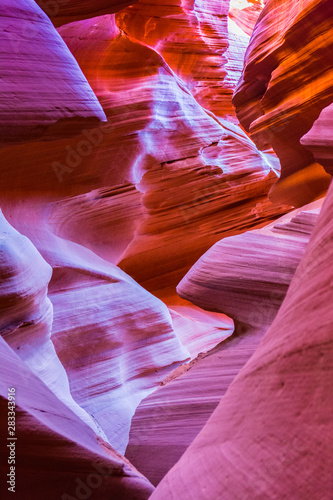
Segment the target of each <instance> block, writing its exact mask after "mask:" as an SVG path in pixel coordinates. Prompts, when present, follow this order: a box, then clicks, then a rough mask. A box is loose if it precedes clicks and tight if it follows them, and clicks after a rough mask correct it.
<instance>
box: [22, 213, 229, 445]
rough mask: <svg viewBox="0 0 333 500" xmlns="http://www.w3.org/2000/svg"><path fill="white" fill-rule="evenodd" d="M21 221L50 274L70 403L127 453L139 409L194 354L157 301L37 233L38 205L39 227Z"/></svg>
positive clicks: (94, 260)
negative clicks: (179, 365) (76, 404)
mask: <svg viewBox="0 0 333 500" xmlns="http://www.w3.org/2000/svg"><path fill="white" fill-rule="evenodd" d="M24 210H25V211H26V210H27V208H26V207H25V209H24ZM43 210H44V207H41V208H40V211H41V212H43ZM20 213H22V212H20V211H19V209H17V212H16V214H15V213H14V212H13V211H12V216H13V218H14V219H16V220H20V219H21V230H22V231H23V232H25V233H28V232H30V235H29V236H30V239H31V240H32V241H33V242H34V244H35V245H36V246H37V247H38V249H39V251H40V253H41V254H42V256H43V258H44V259H45V260H46V262H48V263H49V264H50V265H51V267H52V268H53V276H52V279H51V281H50V284H49V292H48V297H49V298H50V300H51V302H52V305H53V325H52V341H53V343H54V346H55V350H56V353H57V355H58V357H59V359H60V361H61V363H62V365H63V367H64V368H65V370H66V373H67V376H68V381H69V386H70V391H71V394H72V396H73V399H74V400H75V401H76V402H77V403H78V404H79V405H80V407H82V408H83V409H84V410H86V411H87V412H88V413H89V414H91V415H92V416H93V417H94V419H95V421H96V422H98V424H99V426H100V427H101V428H102V429H103V431H104V432H105V435H106V436H107V438H108V440H109V441H110V443H111V444H112V446H113V447H114V448H116V449H117V450H118V451H124V450H125V447H126V444H127V441H128V433H129V427H130V421H131V418H132V415H133V414H134V411H135V409H136V407H137V405H138V404H139V402H140V401H141V400H142V399H143V398H144V397H145V396H146V395H148V394H149V393H150V392H152V391H153V389H154V388H156V387H157V386H158V385H159V383H160V382H161V380H163V378H165V377H166V375H167V374H168V373H169V372H170V371H171V370H173V369H174V368H175V367H176V366H177V365H178V364H180V363H181V362H184V361H185V360H187V359H190V354H189V353H188V351H187V349H186V348H185V347H184V346H183V345H182V344H181V342H180V340H179V339H178V337H177V335H176V333H175V331H174V328H173V324H172V318H171V315H170V313H169V311H168V309H167V307H166V306H165V305H164V304H163V303H162V302H161V301H160V300H158V299H157V298H156V297H154V296H152V295H151V294H150V293H149V292H147V291H146V290H144V289H143V288H142V287H141V286H140V285H138V284H137V283H136V282H135V281H134V280H133V279H132V278H130V277H129V276H127V275H126V274H125V273H124V272H123V271H121V270H120V269H119V268H117V267H116V266H114V265H112V264H110V263H109V262H106V261H104V260H102V259H101V258H100V257H98V256H96V255H95V254H93V253H92V252H91V251H90V250H88V249H85V248H84V247H82V246H80V245H77V244H75V243H72V242H69V241H66V240H64V239H61V238H59V237H56V236H54V235H53V234H52V232H51V231H50V230H49V229H48V228H47V227H45V226H44V227H42V226H39V224H40V220H42V217H41V215H40V213H38V209H37V206H36V205H35V206H34V216H35V224H36V226H34V221H33V217H32V214H31V213H30V217H29V220H28V222H26V221H24V218H23V217H21V216H20ZM229 334H230V331H229Z"/></svg>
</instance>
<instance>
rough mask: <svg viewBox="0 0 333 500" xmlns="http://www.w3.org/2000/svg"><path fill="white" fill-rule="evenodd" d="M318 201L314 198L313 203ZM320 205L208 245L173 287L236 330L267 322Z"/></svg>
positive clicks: (300, 252) (272, 315) (266, 324)
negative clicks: (223, 317)
mask: <svg viewBox="0 0 333 500" xmlns="http://www.w3.org/2000/svg"><path fill="white" fill-rule="evenodd" d="M319 204H320V205H321V202H319ZM317 205H318V202H317ZM318 212H319V207H318V208H314V209H313V210H302V211H298V213H296V214H294V215H293V217H292V218H291V219H290V217H291V214H289V215H288V216H286V217H284V218H282V220H281V221H280V220H278V221H276V222H274V223H272V224H271V225H270V226H268V227H265V228H263V229H258V230H254V231H247V232H246V233H243V234H241V235H236V236H231V237H229V238H224V239H222V240H220V241H219V242H218V243H216V244H215V245H213V247H212V248H211V249H209V250H208V252H206V253H205V254H204V255H203V256H202V257H201V258H200V259H199V260H198V262H197V263H196V264H195V265H194V266H193V267H192V268H191V269H190V271H189V272H188V273H187V274H186V276H185V277H184V278H183V279H182V281H181V282H180V283H179V285H178V287H177V291H178V293H179V294H180V296H181V297H183V298H184V299H186V300H189V301H191V302H193V303H194V304H196V305H197V306H199V307H202V308H204V309H208V310H211V311H218V312H221V313H224V314H227V315H228V316H230V317H231V318H233V319H234V320H235V321H236V322H237V325H238V328H242V326H241V325H243V327H246V328H248V327H256V328H264V327H265V326H266V327H267V326H269V325H270V324H271V323H272V321H273V319H274V317H275V316H276V313H277V311H278V309H279V307H280V305H281V303H282V301H283V299H284V297H285V294H286V292H287V290H288V286H289V283H290V281H291V279H292V277H293V275H294V273H295V271H296V268H297V266H298V264H299V262H300V260H301V258H302V256H303V254H304V252H305V249H306V246H307V244H308V241H309V238H310V235H311V233H312V231H313V228H314V225H315V223H316V220H317V215H318Z"/></svg>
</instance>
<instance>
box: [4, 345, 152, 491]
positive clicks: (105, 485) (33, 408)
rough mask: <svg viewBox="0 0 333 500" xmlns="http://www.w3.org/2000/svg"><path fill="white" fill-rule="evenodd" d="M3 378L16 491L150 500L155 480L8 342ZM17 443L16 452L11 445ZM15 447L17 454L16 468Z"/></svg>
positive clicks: (6, 450)
mask: <svg viewBox="0 0 333 500" xmlns="http://www.w3.org/2000/svg"><path fill="white" fill-rule="evenodd" d="M0 375H1V376H0V395H1V396H0V408H1V419H0V423H1V447H0V461H1V473H2V474H3V477H4V478H6V479H5V481H6V480H7V479H8V481H9V478H7V474H9V472H10V466H11V467H14V473H15V474H14V477H15V482H14V484H15V487H14V491H15V493H16V495H17V496H18V498H25V499H27V500H35V499H36V498H40V497H41V492H47V498H49V499H50V500H58V499H59V498H61V499H62V500H71V499H73V498H83V497H84V498H88V497H90V496H91V495H95V494H97V495H98V498H109V496H110V492H112V495H115V497H116V498H117V499H118V498H119V500H125V499H126V500H128V499H129V498H133V499H135V500H146V499H147V498H148V497H149V495H150V494H151V493H152V491H153V487H152V485H151V484H150V483H149V481H148V480H147V479H146V478H144V477H143V476H142V475H141V474H140V473H139V472H138V471H137V470H136V469H135V468H134V467H133V466H132V465H131V464H130V463H129V462H128V460H126V459H125V458H124V457H122V456H121V455H120V454H119V453H117V452H116V451H115V450H114V449H112V448H111V447H110V445H108V443H106V442H104V441H103V440H102V439H100V438H97V436H96V435H95V434H94V433H93V431H92V430H91V429H90V428H89V427H88V426H87V425H86V424H85V423H83V422H82V421H81V420H80V419H79V418H78V417H77V415H75V414H74V413H73V412H72V411H71V410H70V409H69V408H67V407H66V406H65V405H64V404H63V403H62V402H61V401H59V399H57V398H56V396H55V395H54V394H53V393H52V392H51V391H50V390H49V388H48V387H46V386H45V385H44V384H43V382H41V380H40V379H39V378H38V377H36V375H34V374H33V373H32V372H31V371H30V370H29V368H27V366H26V365H25V364H24V363H23V362H22V361H21V360H20V359H19V357H18V356H17V355H16V353H15V352H13V350H12V349H11V348H10V347H9V346H8V345H7V344H6V343H5V342H4V340H3V339H2V338H0ZM13 394H14V396H15V397H14V401H13ZM9 396H10V397H9ZM7 398H8V399H9V401H7ZM13 403H14V404H13ZM9 408H10V410H11V411H12V408H14V412H15V416H16V418H15V421H16V427H15V430H14V431H11V432H14V434H15V435H14V436H13V435H12V439H11V438H10V439H9V440H7V439H6V436H8V429H7V426H8V420H7V413H8V409H9ZM14 438H16V439H14ZM13 443H14V446H12V448H9V447H8V446H7V445H8V444H9V445H12V444H13ZM10 449H12V450H13V452H14V463H13V462H11V464H9V463H8V456H9V453H10V451H9V450H10ZM11 457H12V458H13V455H11ZM12 458H11V459H12ZM7 487H8V488H9V487H10V483H8V484H6V486H5V487H4V488H3V490H2V495H3V497H4V498H11V495H12V494H13V490H12V491H8V490H7ZM42 494H43V495H44V493H42Z"/></svg>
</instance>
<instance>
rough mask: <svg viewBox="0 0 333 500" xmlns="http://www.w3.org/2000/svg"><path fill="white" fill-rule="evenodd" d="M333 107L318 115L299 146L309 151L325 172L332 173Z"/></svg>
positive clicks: (328, 107)
mask: <svg viewBox="0 0 333 500" xmlns="http://www.w3.org/2000/svg"><path fill="white" fill-rule="evenodd" d="M332 130H333V105H332V104H331V105H330V106H327V108H324V109H323V110H322V112H321V113H320V115H319V117H318V118H317V120H316V121H315V122H314V124H313V126H312V128H311V129H310V130H309V132H308V133H307V134H305V135H303V137H302V138H301V144H302V145H303V146H304V147H305V148H306V149H308V150H310V151H311V153H312V154H313V156H314V157H315V159H316V161H317V162H318V163H320V164H321V165H323V167H324V168H325V170H326V172H328V173H330V174H331V175H332V173H333V155H332V149H333V137H332Z"/></svg>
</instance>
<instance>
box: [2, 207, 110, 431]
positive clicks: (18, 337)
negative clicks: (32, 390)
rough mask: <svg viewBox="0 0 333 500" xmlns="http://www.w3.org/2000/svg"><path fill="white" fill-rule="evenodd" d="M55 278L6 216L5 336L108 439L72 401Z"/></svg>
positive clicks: (48, 384) (62, 399)
mask: <svg viewBox="0 0 333 500" xmlns="http://www.w3.org/2000/svg"><path fill="white" fill-rule="evenodd" d="M51 275H52V269H51V267H50V266H49V265H48V264H47V263H46V262H45V260H44V259H43V258H42V257H41V255H40V254H39V253H38V251H37V250H36V248H35V247H34V246H33V244H32V243H31V242H30V241H29V240H28V238H26V237H25V236H22V235H21V234H19V233H18V232H17V231H15V229H13V228H12V227H11V226H10V224H8V222H7V221H6V220H5V218H4V217H3V215H2V214H1V212H0V278H1V286H0V305H1V316H0V335H1V336H2V337H3V338H4V339H5V340H6V342H7V344H8V345H9V346H10V347H11V348H12V349H13V351H15V352H16V353H17V354H18V356H19V357H20V358H21V359H22V360H23V361H24V363H25V364H26V365H27V366H28V367H29V368H30V370H31V371H32V372H33V373H35V374H36V375H37V376H38V377H40V378H41V380H42V381H43V382H44V383H45V384H46V385H47V386H48V387H49V388H50V389H51V391H52V392H54V394H55V395H56V396H57V397H58V398H59V399H60V400H61V401H62V402H63V403H64V404H66V405H67V406H68V407H69V408H70V409H71V410H72V411H74V412H75V413H76V414H77V415H78V416H79V417H80V418H81V419H82V420H83V421H84V422H86V423H87V424H88V425H89V426H90V427H91V428H92V429H93V430H94V432H96V433H98V434H99V435H100V436H102V437H105V434H104V433H103V432H102V431H101V429H100V428H99V426H98V425H96V422H94V421H93V420H92V419H91V417H90V415H88V414H87V413H86V412H85V411H84V410H83V409H82V408H80V407H79V406H78V405H77V404H76V403H75V402H74V400H73V399H72V396H71V394H70V391H69V384H68V378H67V375H66V372H65V370H64V368H63V366H62V364H61V363H60V361H59V358H58V356H57V354H56V352H55V349H54V345H53V343H52V341H51V328H52V318H53V308H52V304H51V302H50V300H49V298H48V297H47V287H48V284H49V281H50V279H51Z"/></svg>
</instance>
